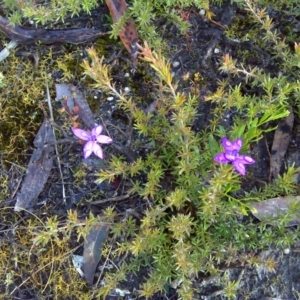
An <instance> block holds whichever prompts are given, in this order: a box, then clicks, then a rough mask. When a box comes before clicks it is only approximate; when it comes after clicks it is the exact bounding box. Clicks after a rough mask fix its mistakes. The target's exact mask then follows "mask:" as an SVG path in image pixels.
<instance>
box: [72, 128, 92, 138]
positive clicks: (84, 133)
mask: <svg viewBox="0 0 300 300" xmlns="http://www.w3.org/2000/svg"><path fill="white" fill-rule="evenodd" d="M72 131H73V133H74V134H75V135H76V136H77V137H78V138H80V139H81V140H84V141H88V140H90V139H91V133H90V132H89V131H86V130H83V129H79V128H75V127H72Z"/></svg>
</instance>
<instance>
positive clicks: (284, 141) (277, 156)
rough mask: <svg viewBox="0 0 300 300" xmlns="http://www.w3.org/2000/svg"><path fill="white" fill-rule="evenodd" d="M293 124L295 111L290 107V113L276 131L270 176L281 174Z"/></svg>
mask: <svg viewBox="0 0 300 300" xmlns="http://www.w3.org/2000/svg"><path fill="white" fill-rule="evenodd" d="M293 124H294V113H293V111H292V109H290V114H289V115H288V116H287V117H286V118H285V119H284V120H282V121H281V122H280V123H279V126H278V128H277V129H276V131H275V136H274V140H273V145H272V150H271V158H270V177H274V178H277V177H278V175H279V172H280V167H281V164H282V160H283V157H284V155H285V153H286V150H287V148H288V145H289V142H290V138H291V132H292V129H293Z"/></svg>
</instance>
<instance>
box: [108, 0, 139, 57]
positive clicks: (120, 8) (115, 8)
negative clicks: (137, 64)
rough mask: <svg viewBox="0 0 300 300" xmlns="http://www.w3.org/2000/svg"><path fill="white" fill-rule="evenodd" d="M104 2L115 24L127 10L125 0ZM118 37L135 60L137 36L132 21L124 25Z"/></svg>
mask: <svg viewBox="0 0 300 300" xmlns="http://www.w3.org/2000/svg"><path fill="white" fill-rule="evenodd" d="M105 2H106V5H107V6H108V9H109V11H110V14H111V17H112V19H113V22H114V23H116V22H117V21H118V20H119V19H120V18H121V17H122V16H123V14H124V13H125V11H126V10H127V5H126V3H125V0H105ZM119 37H120V39H121V41H122V43H123V44H124V46H125V48H126V49H127V51H128V52H129V53H130V54H131V56H132V57H133V58H136V57H137V54H138V52H137V50H138V49H137V41H138V38H139V36H138V33H137V30H136V27H135V24H134V22H133V21H129V22H127V23H126V24H125V26H124V27H123V29H122V30H121V31H120V34H119Z"/></svg>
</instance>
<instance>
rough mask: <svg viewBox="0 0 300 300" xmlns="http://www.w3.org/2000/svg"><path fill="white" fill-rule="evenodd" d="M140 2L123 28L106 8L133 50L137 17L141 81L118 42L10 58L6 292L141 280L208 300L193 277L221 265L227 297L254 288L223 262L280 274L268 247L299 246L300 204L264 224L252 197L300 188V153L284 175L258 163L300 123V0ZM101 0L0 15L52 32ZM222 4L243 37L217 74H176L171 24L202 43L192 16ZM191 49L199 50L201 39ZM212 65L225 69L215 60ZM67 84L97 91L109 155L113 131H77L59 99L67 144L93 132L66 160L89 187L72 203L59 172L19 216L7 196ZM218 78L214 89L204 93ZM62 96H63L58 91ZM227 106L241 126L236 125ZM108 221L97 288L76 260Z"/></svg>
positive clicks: (4, 89) (14, 8)
mask: <svg viewBox="0 0 300 300" xmlns="http://www.w3.org/2000/svg"><path fill="white" fill-rule="evenodd" d="M128 4H129V9H128V11H127V12H126V14H125V15H124V16H123V17H122V18H121V19H120V20H119V22H117V23H116V24H114V25H112V24H111V20H110V18H109V17H108V14H107V15H103V18H104V19H103V20H106V21H107V23H108V25H107V28H108V30H112V31H111V35H110V39H108V38H105V39H104V41H105V43H113V44H114V46H115V47H117V48H118V50H119V49H121V47H122V45H121V43H118V41H117V36H118V32H119V30H120V28H122V26H123V25H124V24H125V23H126V21H128V20H129V19H133V20H134V21H135V23H136V26H137V30H138V33H139V35H140V41H139V45H138V49H139V59H138V62H135V64H134V65H135V74H136V75H135V76H136V77H133V75H132V78H135V80H137V78H139V80H140V81H139V82H138V83H136V82H135V81H134V80H133V79H130V76H129V78H128V77H126V76H124V75H121V73H124V74H125V73H126V72H128V73H130V69H131V68H132V65H131V63H128V60H130V57H129V56H128V57H127V58H126V60H124V61H126V63H125V62H124V61H121V63H119V64H112V63H107V61H108V59H109V57H107V55H108V54H109V52H110V51H109V50H107V45H106V44H105V43H103V42H102V41H101V42H99V41H98V40H97V41H95V42H94V43H90V44H89V46H88V47H85V46H82V45H81V46H73V45H72V46H67V47H65V48H64V50H63V51H61V50H58V51H56V50H57V48H55V46H53V47H52V46H47V47H44V46H42V45H36V47H38V49H39V51H40V52H41V53H40V57H39V61H38V65H37V66H36V67H35V66H34V65H33V62H32V61H31V60H29V59H28V58H27V57H22V56H21V57H20V56H18V55H17V54H18V53H15V54H14V53H13V54H12V55H10V56H9V57H8V58H7V59H6V60H5V61H3V62H1V72H2V76H1V78H0V80H1V82H0V83H1V86H0V98H1V104H0V105H1V111H0V114H1V123H0V134H1V135H0V139H1V143H0V147H1V148H0V149H1V153H2V171H1V174H0V176H1V181H0V186H1V198H0V199H1V203H0V205H1V206H0V207H1V217H0V219H1V222H0V223H1V225H0V226H1V227H0V234H1V239H0V243H1V248H0V257H1V260H0V292H1V294H2V296H3V298H7V299H17V298H16V297H20V298H22V297H23V298H24V297H25V298H26V297H27V296H28V297H36V298H37V299H105V298H106V297H107V299H110V298H109V297H112V295H114V293H115V291H116V290H117V289H118V288H120V287H121V286H125V287H126V284H124V282H128V281H129V280H130V279H129V278H130V276H133V277H134V276H139V277H140V282H139V286H135V288H136V289H137V291H136V295H135V297H136V298H137V299H167V298H158V297H159V296H158V295H163V294H165V295H167V294H168V293H169V292H170V290H172V289H175V290H176V297H178V298H180V299H195V294H196V293H198V292H199V290H197V287H196V286H195V280H196V278H198V277H199V276H200V277H201V276H215V275H218V276H220V277H219V279H218V280H219V281H218V286H219V287H220V290H222V295H221V296H220V297H224V298H217V296H216V298H215V299H234V298H236V297H237V294H238V293H242V291H239V282H238V281H233V280H230V278H229V276H227V275H228V274H227V273H226V266H231V265H233V264H238V265H239V266H243V267H245V266H247V267H255V266H258V265H263V266H264V267H265V269H266V270H267V272H274V270H275V269H276V261H274V260H273V259H267V260H263V259H262V258H261V257H260V256H259V255H256V254H257V253H258V252H259V251H264V250H266V249H270V248H274V249H284V248H289V247H292V246H293V245H295V244H296V243H297V242H299V230H298V227H296V226H295V227H288V226H287V225H288V224H289V222H291V220H294V218H295V214H296V215H297V214H299V213H300V210H299V209H300V207H299V204H298V203H295V204H294V205H293V206H292V207H291V208H290V209H287V211H286V212H285V214H283V215H282V216H278V217H276V223H275V224H276V225H274V223H273V226H271V225H270V220H269V219H262V220H260V221H258V220H257V219H256V218H255V217H253V215H252V214H251V211H253V206H252V203H253V202H260V201H263V200H266V199H270V198H274V197H279V196H280V197H282V196H296V195H297V194H299V187H298V185H297V179H296V178H297V175H298V173H299V168H298V166H299V165H300V164H299V162H298V163H297V161H292V162H290V164H288V163H286V165H285V168H284V170H283V171H282V172H281V173H280V175H279V176H278V177H277V178H274V179H271V180H269V179H268V170H267V169H266V168H263V167H261V166H260V164H263V163H265V160H266V159H267V158H266V154H261V152H260V150H259V147H258V145H259V143H260V142H261V141H262V140H263V139H264V138H265V137H266V136H272V134H273V133H274V131H275V129H276V128H277V125H278V121H279V120H281V119H283V118H285V117H287V116H288V115H289V114H290V113H291V111H293V113H294V114H295V116H296V118H297V119H298V120H299V114H300V111H299V101H300V84H299V68H300V41H299V37H298V35H299V28H298V31H297V30H296V29H295V27H296V25H297V24H298V25H299V24H300V16H299V14H300V13H299V9H298V8H297V5H299V4H298V0H297V1H286V2H285V1H267V0H264V1H259V2H257V1H253V0H243V1H232V2H231V3H229V2H226V3H225V2H223V1H211V2H208V1H197V0H191V1H176V0H155V1H146V3H145V1H142V0H135V1H128ZM99 5H102V4H101V1H100V3H99V1H94V0H81V1H73V0H64V1H51V2H47V1H42V2H38V1H27V0H22V1H15V0H4V1H3V4H2V8H1V9H2V13H3V14H6V17H9V18H10V20H11V22H12V23H15V24H22V23H23V22H28V20H30V21H31V23H32V24H34V25H37V26H42V27H43V26H55V22H60V23H59V24H62V26H63V24H65V23H63V21H66V20H70V19H72V17H75V16H80V15H81V14H82V13H86V14H87V15H88V14H92V12H93V10H95V9H97V7H98V6H99ZM224 5H227V7H231V8H232V7H234V9H235V10H236V11H238V12H239V14H237V13H236V14H235V16H236V17H235V18H234V19H233V20H232V21H231V23H230V25H229V26H226V27H224V28H223V29H224V36H225V37H226V41H227V42H228V43H230V44H231V45H233V44H234V45H237V44H241V45H242V46H241V47H237V50H236V51H232V52H231V53H229V52H224V53H223V54H222V56H220V59H219V60H218V61H217V63H216V64H217V65H218V67H219V68H218V69H217V70H216V71H215V73H214V74H218V75H217V77H216V78H215V80H214V82H213V84H212V83H211V80H212V79H211V78H209V77H206V72H207V73H209V71H205V70H201V68H200V69H198V70H197V68H194V69H191V70H187V72H185V73H184V74H183V75H184V76H178V75H176V72H174V65H173V64H172V62H171V60H170V57H172V56H173V55H174V52H176V50H178V48H179V46H178V45H176V46H175V47H173V46H172V44H171V43H170V42H169V40H168V33H167V32H168V30H169V29H170V28H171V27H172V26H173V27H174V28H176V30H177V34H178V38H179V37H185V38H186V41H187V42H189V43H192V42H193V41H191V39H189V33H190V32H193V31H195V29H193V28H192V27H193V23H192V22H189V20H188V19H187V17H188V16H189V15H188V14H192V12H193V11H195V10H197V12H198V11H199V10H200V9H201V10H203V11H204V12H205V13H206V15H205V17H203V18H205V21H206V22H208V23H209V22H210V21H214V22H217V21H215V20H214V16H215V15H216V14H217V11H218V10H221V9H222V7H223V9H224ZM297 9H298V10H297ZM107 13H108V12H107ZM187 13H188V14H187ZM161 20H164V21H163V23H160V22H162V21H161ZM221 21H222V20H218V22H217V23H218V24H221ZM219 22H220V23H219ZM297 22H298V23H297ZM161 24H163V26H161ZM174 24H176V25H174ZM221 25H222V24H221ZM110 26H112V29H111V28H110ZM244 28H250V29H249V30H244ZM242 29H243V30H242ZM246 33H247V34H246ZM2 38H3V41H4V40H5V38H4V36H2ZM210 42H211V41H210ZM218 42H221V41H220V40H218ZM218 42H216V45H218ZM2 44H4V42H2ZM177 47H178V48H177ZM191 53H192V54H191V56H192V57H196V56H197V55H199V53H198V52H197V50H195V48H192V50H191ZM209 58H210V57H209ZM203 64H206V65H207V67H208V69H209V68H215V64H212V63H211V61H210V59H208V60H207V61H205V62H204V63H203ZM202 66H203V65H202ZM121 77H122V78H121ZM57 82H63V83H70V82H71V83H74V84H77V85H78V86H80V87H81V88H82V89H83V90H84V91H85V94H86V97H87V99H88V101H89V103H90V106H91V107H92V108H93V111H94V113H95V115H96V117H97V120H98V121H99V124H101V125H102V126H103V127H102V126H101V132H97V134H96V135H97V136H100V137H101V138H102V139H101V140H99V141H100V143H105V144H107V145H104V146H103V149H101V148H100V147H99V146H98V144H97V142H96V140H97V137H94V136H93V132H96V131H97V130H98V129H99V128H100V127H95V128H98V129H94V131H92V132H91V133H89V132H88V131H83V130H80V129H78V128H75V127H79V128H82V124H80V120H78V119H76V120H74V119H72V118H70V117H69V116H68V115H67V114H66V113H65V112H63V111H62V110H61V109H60V105H59V104H58V103H56V102H55V101H54V100H53V108H54V110H55V122H56V124H59V128H60V129H56V135H57V138H62V137H63V133H62V130H61V129H63V131H64V132H67V133H68V135H69V137H72V136H74V134H73V132H74V133H75V135H76V136H77V137H80V136H81V139H83V140H85V141H88V142H87V143H86V145H87V144H88V145H89V148H87V147H86V148H85V150H84V155H85V156H86V157H87V156H90V158H89V159H87V160H83V150H82V148H83V146H82V145H79V144H74V142H73V147H72V149H71V150H70V151H68V155H67V156H65V154H64V156H62V157H63V160H64V167H63V168H64V170H65V171H66V173H65V174H64V176H66V178H68V185H70V186H72V187H73V189H78V190H79V191H80V195H81V196H80V199H79V201H73V202H68V201H66V200H64V199H63V198H62V194H61V189H60V186H59V184H57V182H59V176H58V175H57V174H53V175H51V177H50V180H49V183H48V184H47V185H46V186H45V190H46V191H47V192H46V193H45V194H44V195H42V197H41V199H40V200H41V201H40V202H39V204H37V205H36V206H34V207H33V209H32V210H30V211H26V212H19V213H15V212H14V211H13V207H12V205H13V204H12V203H13V202H12V201H11V200H10V201H8V200H7V199H13V198H14V195H13V193H14V191H16V190H17V183H16V177H20V174H21V173H22V172H24V169H25V166H26V163H27V162H26V155H29V154H30V152H31V151H32V147H31V146H30V145H32V140H33V138H34V134H35V133H36V131H37V129H38V127H39V125H40V124H41V122H42V119H43V114H44V113H45V105H44V104H43V100H42V99H43V98H45V97H46V96H45V90H46V83H47V85H48V86H49V87H51V86H52V87H53V84H54V83H57ZM128 86H129V89H126V87H128ZM206 87H210V88H208V89H207V92H206V93H205V94H204V95H202V96H201V93H202V91H203V90H204V89H205V88H206ZM142 89H143V90H142ZM50 92H51V97H52V98H53V99H54V98H55V91H54V87H53V90H51V88H50ZM99 95H101V97H99ZM201 97H202V99H205V101H200V100H199V99H200V98H201ZM111 98H112V99H116V100H115V101H116V102H115V107H114V108H112V107H111V102H110V101H108V99H111ZM207 104H209V105H210V106H209V107H210V109H209V112H208V113H207V114H209V118H208V119H207V122H206V123H205V126H200V128H198V127H197V126H196V125H195V120H197V119H199V118H200V119H201V118H205V116H204V112H203V111H201V109H205V107H207ZM104 110H105V111H104ZM114 110H115V111H116V110H117V111H118V112H121V113H122V117H120V118H119V119H118V120H115V122H114V119H113V118H111V115H110V113H111V111H114ZM43 111H44V113H43ZM228 115H229V116H230V117H229V118H230V120H231V121H230V122H224V119H226V116H228ZM109 116H110V117H109ZM227 119H228V118H227ZM298 126H299V125H298ZM72 127H73V129H72V130H73V131H72V130H71V128H72ZM296 128H297V127H296ZM91 129H92V128H86V130H91ZM103 129H104V133H102V130H103ZM98 131H99V130H98ZM295 131H296V129H295ZM100 134H101V135H100ZM102 134H103V135H102ZM83 135H84V137H83ZM82 137H83V138H82ZM224 138H226V139H224ZM113 145H115V146H113ZM120 145H121V146H120ZM66 147H68V145H67V146H66V144H59V145H58V150H59V152H60V153H65V150H66ZM120 148H121V151H117V150H116V149H119V150H120ZM99 149H100V150H99ZM93 151H94V153H95V154H96V153H98V157H99V158H103V152H104V153H105V154H104V159H103V160H101V159H99V158H98V157H97V156H95V155H94V154H92V152H93ZM99 151H100V152H99ZM102 151H103V152H102ZM87 153H88V154H87ZM24 157H25V158H24ZM67 165H68V166H67ZM70 169H71V170H70ZM12 170H13V171H12ZM67 172H68V173H67ZM261 172H263V176H261V177H260V180H257V176H258V174H261ZM70 174H71V175H70ZM13 176H14V177H13ZM258 177H259V176H258ZM51 182H52V183H53V184H52V185H51ZM55 182H56V184H54V183H55ZM53 185H54V186H55V188H53V187H52V188H50V187H51V186H53ZM71 189H72V188H71ZM68 191H70V189H69V190H68ZM47 195H48V196H47ZM49 195H51V197H49ZM124 195H126V197H125V196H124ZM118 196H121V197H122V196H124V198H121V199H124V203H123V204H120V203H121V202H119V200H117V201H114V200H112V201H107V202H101V201H102V200H103V199H104V200H105V199H106V198H108V199H114V197H116V198H115V200H116V199H118ZM49 198H51V199H50V200H49ZM45 199H48V200H47V201H42V200H45ZM128 199H129V200H128ZM97 203H98V205H97ZM95 224H102V225H103V226H105V227H107V228H109V232H108V236H107V240H106V242H105V243H104V245H103V247H102V249H101V250H100V249H99V251H101V252H102V258H101V262H100V265H101V267H99V268H97V270H96V272H95V282H94V285H93V288H92V287H90V286H89V285H88V284H87V283H86V281H85V280H84V279H83V278H82V277H80V275H79V273H78V272H77V270H76V268H75V267H74V265H73V263H72V259H71V257H72V255H73V254H78V255H82V251H83V244H84V241H85V240H86V238H87V236H88V234H89V232H90V231H91V230H92V229H93V228H94V226H95ZM131 292H133V291H131ZM115 295H116V294H115ZM133 295H134V293H133ZM14 297H15V298H14ZM116 297H120V298H122V297H121V296H120V295H119V296H116ZM124 297H125V296H124ZM155 297H157V298H155ZM244 297H245V298H244V299H247V298H246V295H244ZM249 298H251V297H249ZM111 299H116V298H111Z"/></svg>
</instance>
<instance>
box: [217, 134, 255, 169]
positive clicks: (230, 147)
mask: <svg viewBox="0 0 300 300" xmlns="http://www.w3.org/2000/svg"><path fill="white" fill-rule="evenodd" d="M221 142H222V146H223V148H224V150H225V152H223V153H218V154H217V155H216V156H215V157H214V161H216V162H219V163H221V164H227V163H231V164H232V165H233V166H234V168H235V169H236V171H238V172H239V173H240V174H242V175H245V174H246V168H245V165H250V164H254V163H255V160H254V159H253V158H252V157H250V156H247V155H240V154H239V151H240V150H241V148H242V144H243V141H242V139H236V140H234V141H233V142H231V141H230V140H228V139H227V138H226V137H224V138H222V140H221Z"/></svg>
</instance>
